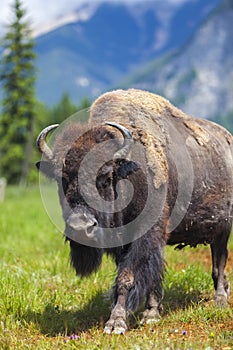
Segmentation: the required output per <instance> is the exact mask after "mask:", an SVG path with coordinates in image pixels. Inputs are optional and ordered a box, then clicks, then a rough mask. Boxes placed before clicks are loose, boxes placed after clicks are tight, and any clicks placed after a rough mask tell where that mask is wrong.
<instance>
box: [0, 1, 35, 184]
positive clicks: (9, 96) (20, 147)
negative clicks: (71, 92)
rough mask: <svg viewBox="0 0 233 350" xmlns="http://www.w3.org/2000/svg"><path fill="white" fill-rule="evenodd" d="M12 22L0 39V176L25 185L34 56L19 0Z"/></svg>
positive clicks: (32, 115) (29, 153) (30, 139)
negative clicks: (0, 97) (0, 92)
mask: <svg viewBox="0 0 233 350" xmlns="http://www.w3.org/2000/svg"><path fill="white" fill-rule="evenodd" d="M12 8H13V13H14V19H13V21H12V23H11V24H10V25H9V26H8V27H7V33H6V35H5V37H4V39H3V48H4V52H3V55H2V58H1V61H0V63H1V65H0V79H1V80H2V83H3V101H2V102H3V103H2V104H3V106H2V116H1V119H0V175H1V176H5V177H6V178H7V180H8V182H10V183H21V184H25V183H26V182H27V177H28V173H29V169H30V165H31V164H30V163H31V156H32V147H33V125H34V120H35V111H34V107H35V90H34V83H35V67H34V59H35V53H34V51H33V49H34V41H33V39H32V38H31V35H30V26H29V23H28V22H27V21H26V19H25V16H26V11H25V9H23V8H22V3H21V0H14V3H13V7H12Z"/></svg>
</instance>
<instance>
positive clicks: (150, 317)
mask: <svg viewBox="0 0 233 350" xmlns="http://www.w3.org/2000/svg"><path fill="white" fill-rule="evenodd" d="M160 301H161V298H157V297H156V295H155V293H154V292H152V293H150V294H149V296H148V298H147V302H146V310H145V311H144V312H143V315H142V319H141V322H140V323H141V324H151V323H156V322H158V321H159V320H160V311H162V305H161V303H160Z"/></svg>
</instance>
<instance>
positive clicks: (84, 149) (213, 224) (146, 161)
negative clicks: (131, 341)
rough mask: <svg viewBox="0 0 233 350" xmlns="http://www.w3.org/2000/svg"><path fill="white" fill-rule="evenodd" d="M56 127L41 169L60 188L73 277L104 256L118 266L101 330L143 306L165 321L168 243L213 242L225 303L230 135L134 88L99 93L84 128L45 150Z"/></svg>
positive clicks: (149, 315) (121, 324) (74, 128)
mask: <svg viewBox="0 0 233 350" xmlns="http://www.w3.org/2000/svg"><path fill="white" fill-rule="evenodd" d="M57 127H58V125H51V126H48V127H47V128H45V129H44V130H43V131H42V132H41V133H40V135H39V136H38V140H37V145H38V149H39V150H40V152H41V153H42V154H43V156H44V157H45V158H46V159H45V160H41V161H40V162H38V163H37V168H38V169H39V170H41V171H42V172H43V173H45V174H46V175H47V176H48V177H50V178H52V179H54V180H56V181H57V183H58V191H59V198H60V203H61V207H62V212H63V218H64V221H65V237H66V240H67V241H68V242H69V244H70V255H71V263H72V265H73V267H74V269H75V270H76V273H77V274H78V275H80V276H87V275H89V274H91V273H92V272H93V271H96V270H97V269H98V268H99V266H100V264H101V260H102V256H103V254H104V253H107V254H109V255H111V256H112V257H113V258H114V260H115V262H116V265H117V268H118V273H117V277H116V282H115V287H114V293H113V294H114V297H113V299H114V302H113V307H112V311H111V315H110V318H109V320H108V321H107V323H106V325H105V328H104V332H105V333H108V334H110V333H116V334H120V333H124V332H125V331H126V330H127V314H128V312H129V311H131V310H136V309H138V307H139V305H140V304H141V303H142V302H145V311H144V312H143V318H142V319H143V322H151V321H156V320H158V319H159V317H160V315H159V311H160V307H161V300H162V297H163V289H162V281H163V273H164V265H165V262H164V248H165V246H166V244H169V245H177V247H178V248H183V247H184V246H187V245H189V246H192V247H195V246H196V245H198V244H210V247H211V253H212V278H213V283H214V288H215V302H216V304H217V305H227V302H228V301H227V300H228V294H229V284H228V281H227V277H226V274H225V273H224V269H225V265H226V261H227V256H228V250H227V244H228V239H229V235H230V232H231V227H232V204H233V167H232V135H231V134H230V133H229V132H228V131H227V130H225V129H224V128H223V127H221V126H219V125H217V124H215V123H213V122H211V121H208V120H204V119H200V118H195V117H192V116H190V115H187V114H185V113H183V112H182V111H181V110H179V109H178V108H176V107H175V106H173V105H172V104H171V103H170V102H169V101H168V100H166V99H165V98H163V97H161V96H159V95H156V94H153V93H150V92H146V91H141V90H136V89H129V90H116V91H111V92H107V93H105V94H103V95H102V96H100V97H99V98H98V99H97V100H96V101H95V102H94V103H93V104H92V106H91V108H90V119H89V122H88V125H86V126H85V125H82V124H79V123H74V122H73V123H72V122H71V123H68V124H66V125H65V127H64V128H62V130H61V132H59V133H57V134H56V132H57V131H58V130H59V129H60V128H59V129H57V131H55V132H54V134H53V135H56V136H55V137H54V139H55V141H54V143H53V146H49V145H48V143H47V142H46V137H47V135H48V133H49V132H50V131H51V130H53V129H55V128H57ZM97 197H98V200H97V201H96V199H97Z"/></svg>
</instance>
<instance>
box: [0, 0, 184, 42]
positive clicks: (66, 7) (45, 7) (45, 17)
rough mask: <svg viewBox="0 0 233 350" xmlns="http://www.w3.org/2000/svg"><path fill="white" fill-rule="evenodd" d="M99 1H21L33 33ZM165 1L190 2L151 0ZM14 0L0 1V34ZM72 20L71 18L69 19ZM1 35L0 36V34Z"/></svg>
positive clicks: (109, 0)
mask: <svg viewBox="0 0 233 350" xmlns="http://www.w3.org/2000/svg"><path fill="white" fill-rule="evenodd" d="M97 1H99V0H89V1H88V0H46V1H45V0H22V3H23V5H24V8H25V9H26V11H27V15H28V19H29V20H30V22H31V27H32V29H33V30H34V31H35V33H39V32H40V29H41V26H49V25H50V26H51V23H52V22H53V21H55V20H57V18H58V17H60V16H61V14H62V15H64V16H65V17H67V19H68V17H69V16H71V14H72V11H73V10H74V9H76V8H77V7H78V6H80V5H81V4H82V3H86V2H90V3H94V2H97ZM105 1H107V2H119V0H105ZM142 1H144V0H121V2H124V3H130V2H142ZM153 1H155V2H156V1H167V2H168V3H170V4H172V5H178V4H180V3H183V2H185V1H190V0H153ZM13 2H14V0H0V32H3V30H4V25H6V24H7V23H8V24H9V23H10V22H11V18H12V10H11V5H12V3H13ZM70 18H72V17H70ZM0 35H1V34H0Z"/></svg>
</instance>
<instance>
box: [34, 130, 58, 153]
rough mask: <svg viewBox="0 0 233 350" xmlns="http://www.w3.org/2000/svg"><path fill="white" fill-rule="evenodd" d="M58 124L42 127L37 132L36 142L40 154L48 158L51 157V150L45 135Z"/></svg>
mask: <svg viewBox="0 0 233 350" xmlns="http://www.w3.org/2000/svg"><path fill="white" fill-rule="evenodd" d="M58 126H59V124H53V125H49V126H47V128H45V129H43V130H42V131H41V133H40V134H39V136H38V137H37V141H36V144H37V147H38V149H39V151H40V152H41V153H42V154H44V155H45V157H46V158H47V159H49V160H52V159H53V152H52V150H51V149H50V148H49V146H48V145H47V143H46V137H47V135H48V133H49V132H50V131H52V130H53V129H56V128H57V127H58Z"/></svg>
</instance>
